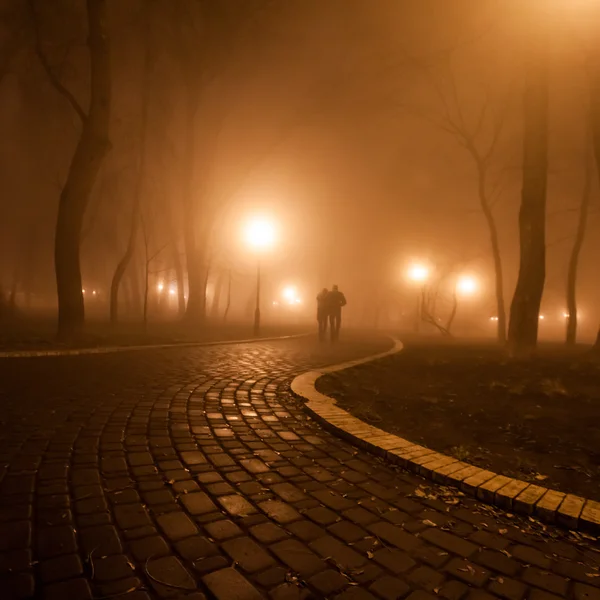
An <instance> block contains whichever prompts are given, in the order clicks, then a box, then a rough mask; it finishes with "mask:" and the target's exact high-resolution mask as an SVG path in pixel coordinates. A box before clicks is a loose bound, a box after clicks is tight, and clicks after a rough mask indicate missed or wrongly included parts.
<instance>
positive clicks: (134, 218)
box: [110, 7, 154, 325]
mask: <svg viewBox="0 0 600 600" xmlns="http://www.w3.org/2000/svg"><path fill="white" fill-rule="evenodd" d="M146 10H147V11H148V10H149V8H148V7H146ZM148 20H149V17H148V16H146V18H145V23H144V25H145V31H144V44H145V48H144V64H143V67H142V69H143V81H142V97H141V121H140V140H139V161H138V166H137V175H136V183H135V189H134V192H133V194H134V196H133V207H132V210H131V226H130V229H129V239H128V242H127V248H126V249H125V253H124V254H123V256H122V257H121V260H120V261H119V263H118V264H117V268H116V269H115V272H114V274H113V278H112V282H111V286H110V322H111V324H112V325H116V323H117V321H118V320H119V287H120V285H121V281H122V279H123V276H124V275H125V272H126V271H127V268H128V266H129V264H130V262H131V259H132V258H133V255H134V252H135V248H136V245H137V235H138V230H139V226H140V205H141V202H142V195H143V191H144V189H143V188H144V182H145V179H146V172H147V168H146V163H147V157H148V112H149V110H150V96H151V86H152V66H153V63H154V56H153V52H152V40H151V39H150V28H149V23H148Z"/></svg>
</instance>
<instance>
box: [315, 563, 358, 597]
mask: <svg viewBox="0 0 600 600" xmlns="http://www.w3.org/2000/svg"><path fill="white" fill-rule="evenodd" d="M308 585H309V586H311V587H312V588H314V589H315V590H317V592H319V593H320V594H323V595H324V596H329V595H330V594H334V593H335V592H339V591H341V590H343V589H344V588H345V587H347V586H348V580H347V579H346V578H345V577H344V576H343V575H341V573H339V572H338V571H333V570H331V569H329V570H327V571H323V572H321V573H318V574H317V575H314V576H313V577H311V578H310V579H309V580H308Z"/></svg>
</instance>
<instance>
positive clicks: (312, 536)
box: [286, 520, 327, 542]
mask: <svg viewBox="0 0 600 600" xmlns="http://www.w3.org/2000/svg"><path fill="white" fill-rule="evenodd" d="M286 529H287V531H289V532H291V533H293V534H294V535H295V536H296V537H299V538H300V539H301V540H302V541H304V542H310V541H312V540H316V539H317V538H320V537H322V536H324V535H327V532H326V531H325V530H324V529H323V528H322V527H319V526H318V525H315V524H314V523H311V522H310V521H307V520H303V521H295V522H294V523H289V524H287V525H286Z"/></svg>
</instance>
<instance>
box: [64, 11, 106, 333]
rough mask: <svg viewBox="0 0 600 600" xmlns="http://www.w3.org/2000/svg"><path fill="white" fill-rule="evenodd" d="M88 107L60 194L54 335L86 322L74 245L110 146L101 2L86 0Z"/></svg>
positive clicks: (78, 330)
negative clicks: (56, 324) (56, 329)
mask: <svg viewBox="0 0 600 600" xmlns="http://www.w3.org/2000/svg"><path fill="white" fill-rule="evenodd" d="M87 20H88V28H89V31H88V45H89V51H90V107H89V111H88V114H87V116H86V117H85V119H83V122H82V129H81V135H80V138H79V141H78V143H77V147H76V149H75V153H74V155H73V158H72V160H71V164H70V166H69V171H68V175H67V181H66V183H65V186H64V188H63V190H62V192H61V195H60V201H59V205H58V216H57V219H56V233H55V241H54V264H55V269H56V288H57V292H58V337H59V338H60V339H63V340H64V339H73V338H74V337H76V336H78V335H79V334H80V333H81V331H82V329H83V324H84V319H85V311H84V304H83V293H82V287H81V264H80V256H79V241H80V234H81V225H82V221H83V216H84V213H85V209H86V207H87V204H88V202H89V199H90V194H91V192H92V189H93V187H94V183H95V181H96V177H97V175H98V171H99V170H100V167H101V165H102V161H103V159H104V157H105V156H106V154H107V153H108V151H109V148H110V142H109V139H108V133H109V121H110V105H111V79H110V49H109V42H108V31H107V29H106V23H107V14H106V0H87Z"/></svg>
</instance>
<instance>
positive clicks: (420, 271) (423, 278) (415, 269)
mask: <svg viewBox="0 0 600 600" xmlns="http://www.w3.org/2000/svg"><path fill="white" fill-rule="evenodd" d="M407 276H408V278H409V279H410V281H412V282H414V283H419V284H421V285H420V287H419V291H418V292H417V310H416V313H415V333H419V327H420V323H421V301H422V295H423V290H424V289H425V284H426V283H427V280H428V279H429V269H428V268H427V267H426V266H425V265H423V264H421V263H414V264H412V265H411V266H410V267H409V268H408V271H407Z"/></svg>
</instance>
